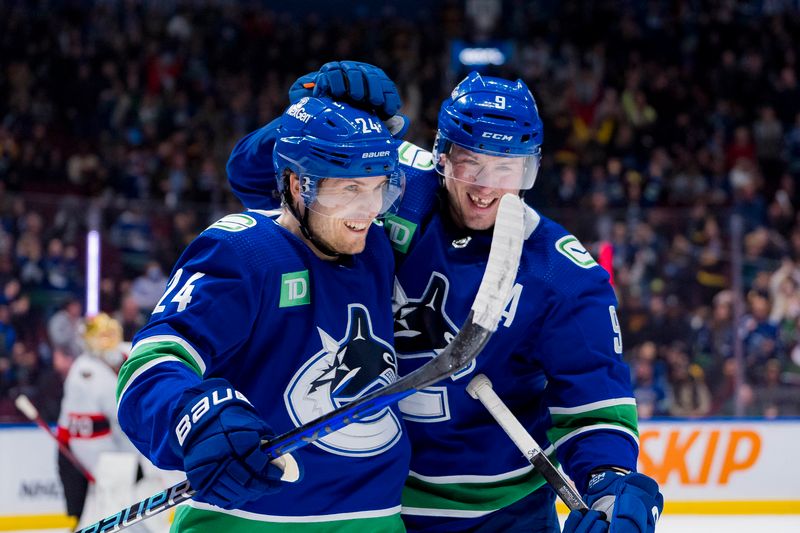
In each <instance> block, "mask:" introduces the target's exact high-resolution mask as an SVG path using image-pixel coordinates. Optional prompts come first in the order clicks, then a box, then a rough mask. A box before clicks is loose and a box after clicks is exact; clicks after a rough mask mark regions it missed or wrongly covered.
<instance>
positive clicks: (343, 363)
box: [283, 304, 403, 457]
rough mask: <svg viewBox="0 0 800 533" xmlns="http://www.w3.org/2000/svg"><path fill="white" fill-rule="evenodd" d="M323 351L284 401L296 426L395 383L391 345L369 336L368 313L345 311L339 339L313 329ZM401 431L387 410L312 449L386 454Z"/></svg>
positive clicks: (358, 308) (294, 382)
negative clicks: (342, 330)
mask: <svg viewBox="0 0 800 533" xmlns="http://www.w3.org/2000/svg"><path fill="white" fill-rule="evenodd" d="M317 331H318V332H319V336H320V341H321V343H322V349H321V350H320V351H319V352H317V353H316V354H314V355H313V356H312V357H311V358H310V359H309V360H308V361H306V363H305V364H304V365H303V366H302V367H301V368H300V370H298V371H297V373H295V375H294V377H293V378H292V380H291V382H290V383H289V386H288V387H287V388H286V391H285V392H284V395H283V397H284V402H285V404H286V408H287V410H288V412H289V416H290V417H291V418H292V422H294V424H295V425H296V426H301V425H303V424H306V423H308V422H311V421H312V420H314V419H316V418H319V417H320V416H322V415H324V414H326V413H329V412H331V411H333V410H334V409H336V408H338V407H341V406H342V405H346V404H348V403H350V402H352V401H354V400H356V399H358V398H360V397H361V396H363V395H365V394H368V393H370V392H372V391H374V390H376V389H380V388H383V387H385V386H387V385H390V384H391V383H394V382H395V381H397V361H396V359H395V355H394V349H393V348H392V345H391V344H390V343H389V342H386V341H385V340H383V339H381V338H379V337H376V336H375V334H374V333H373V332H372V321H371V319H370V316H369V311H368V310H367V309H366V308H365V307H364V306H363V305H360V304H350V305H349V306H348V320H347V330H346V332H345V334H344V336H343V337H342V338H341V340H338V341H337V340H336V339H334V338H333V337H332V336H331V335H330V333H328V332H326V331H324V330H322V329H321V328H319V327H318V328H317ZM402 433H403V431H402V426H401V425H400V421H399V420H398V418H397V416H396V415H395V414H394V412H393V411H392V410H391V409H389V408H388V407H387V408H385V409H383V410H382V411H380V412H378V413H376V414H374V415H370V416H369V417H367V418H365V419H363V421H362V422H356V423H353V424H350V425H348V426H346V427H344V428H342V429H340V430H338V431H336V432H335V433H331V434H330V435H327V436H325V437H323V438H321V439H320V440H318V441H316V442H314V443H313V444H314V445H315V446H317V447H318V448H321V449H323V450H326V451H328V452H331V453H335V454H337V455H346V456H350V457H368V456H372V455H377V454H380V453H382V452H384V451H385V450H388V449H389V448H391V447H392V446H394V444H395V443H396V442H397V441H398V440H399V439H400V437H401V435H402Z"/></svg>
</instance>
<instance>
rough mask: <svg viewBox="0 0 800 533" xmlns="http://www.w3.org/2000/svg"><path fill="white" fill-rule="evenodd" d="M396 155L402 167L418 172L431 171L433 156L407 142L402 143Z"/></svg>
mask: <svg viewBox="0 0 800 533" xmlns="http://www.w3.org/2000/svg"><path fill="white" fill-rule="evenodd" d="M397 155H398V156H399V159H400V162H401V163H402V164H404V165H408V166H410V167H413V168H418V169H420V170H431V169H432V168H433V154H432V153H430V152H429V151H427V150H423V149H422V148H420V147H419V146H417V145H415V144H411V143H410V142H408V141H403V144H401V145H400V148H399V149H398V150H397Z"/></svg>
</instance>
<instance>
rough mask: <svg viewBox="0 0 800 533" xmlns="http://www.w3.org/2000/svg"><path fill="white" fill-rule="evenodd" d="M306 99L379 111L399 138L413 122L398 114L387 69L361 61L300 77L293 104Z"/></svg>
mask: <svg viewBox="0 0 800 533" xmlns="http://www.w3.org/2000/svg"><path fill="white" fill-rule="evenodd" d="M304 96H329V97H331V98H333V99H336V100H343V101H345V102H347V103H349V104H352V105H354V106H355V107H358V108H362V109H366V110H367V111H373V112H375V113H376V114H377V115H378V117H379V118H380V119H381V120H383V122H384V124H385V125H386V128H387V129H388V130H389V133H391V134H392V137H394V138H395V139H402V138H403V137H404V136H405V134H406V132H407V131H408V127H409V124H410V121H409V119H408V117H407V116H405V115H403V114H402V113H398V112H397V111H398V110H399V109H400V106H401V105H402V101H401V100H400V94H399V93H398V92H397V87H396V86H395V84H394V82H393V81H392V80H390V79H389V77H388V76H387V75H386V73H385V72H383V70H381V69H380V68H378V67H376V66H373V65H370V64H368V63H359V62H358V61H332V62H330V63H325V64H324V65H322V68H320V69H319V71H317V72H310V73H308V74H306V75H304V76H300V77H299V78H297V80H296V81H295V82H294V83H293V84H292V86H291V87H289V101H290V102H291V103H293V104H294V103H296V102H297V101H298V100H300V99H301V98H303V97H304Z"/></svg>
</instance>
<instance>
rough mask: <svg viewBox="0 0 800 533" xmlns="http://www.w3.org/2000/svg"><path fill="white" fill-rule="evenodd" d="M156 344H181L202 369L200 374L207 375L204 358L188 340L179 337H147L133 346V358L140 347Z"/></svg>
mask: <svg viewBox="0 0 800 533" xmlns="http://www.w3.org/2000/svg"><path fill="white" fill-rule="evenodd" d="M154 342H174V343H175V344H179V345H180V346H181V347H182V348H183V349H184V350H186V351H187V352H188V353H189V355H190V356H191V357H192V359H193V360H194V362H195V364H196V365H197V366H198V367H199V368H200V372H201V373H202V374H203V375H205V373H206V363H205V361H203V358H202V357H200V354H199V353H198V352H197V350H195V349H194V346H192V345H191V344H189V342H188V341H187V340H186V339H183V338H181V337H178V336H177V335H153V336H152V337H147V338H145V339H142V340H140V341H139V342H137V343H136V344H134V345H133V348H131V357H134V355H135V354H136V349H137V348H139V347H140V346H144V345H145V344H152V343H154Z"/></svg>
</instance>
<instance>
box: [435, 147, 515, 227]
mask: <svg viewBox="0 0 800 533" xmlns="http://www.w3.org/2000/svg"><path fill="white" fill-rule="evenodd" d="M442 157H443V158H445V161H444V168H445V172H444V174H445V178H446V179H445V187H446V188H447V193H448V197H449V199H450V214H451V215H452V216H453V219H454V221H455V223H456V224H457V225H459V226H463V227H467V228H469V229H473V230H485V229H489V228H491V227H492V226H493V225H494V220H495V218H496V217H497V209H498V207H499V205H500V198H502V196H503V195H504V194H506V193H512V194H518V193H519V187H520V184H521V182H522V175H523V172H524V158H521V157H501V156H494V155H488V154H481V153H477V152H472V151H470V150H467V149H466V148H462V147H460V146H458V145H454V146H453V147H452V149H451V150H450V153H449V154H447V155H443V156H442Z"/></svg>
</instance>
